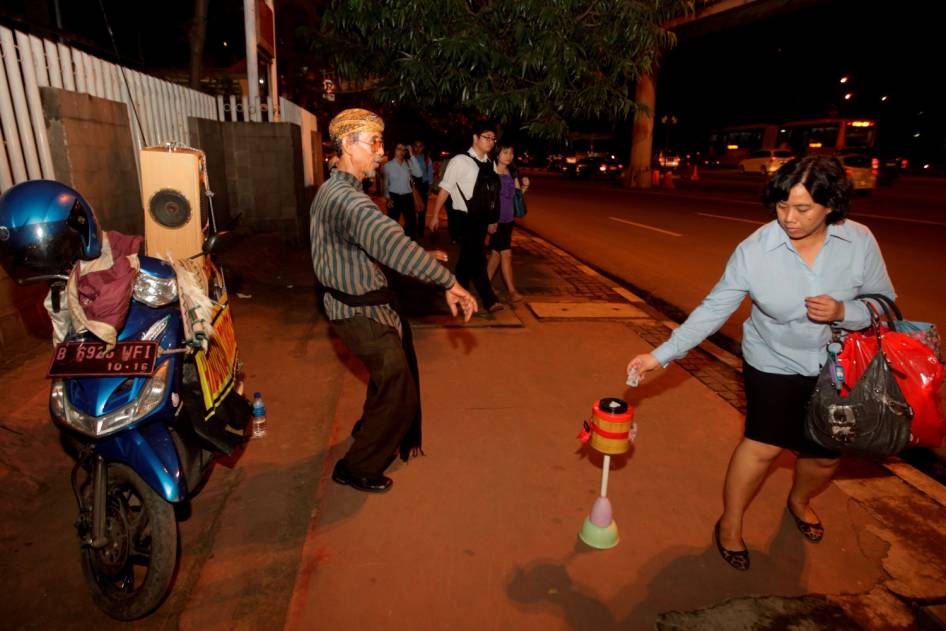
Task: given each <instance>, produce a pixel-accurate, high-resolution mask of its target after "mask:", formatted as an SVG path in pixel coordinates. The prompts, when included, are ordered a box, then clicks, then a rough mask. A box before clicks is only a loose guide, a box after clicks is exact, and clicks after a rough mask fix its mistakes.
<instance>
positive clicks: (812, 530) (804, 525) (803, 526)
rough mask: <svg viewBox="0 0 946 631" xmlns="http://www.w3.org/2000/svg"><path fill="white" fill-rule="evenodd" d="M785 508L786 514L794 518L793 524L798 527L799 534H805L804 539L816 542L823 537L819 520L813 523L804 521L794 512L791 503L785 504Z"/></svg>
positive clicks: (822, 529) (822, 528)
mask: <svg viewBox="0 0 946 631" xmlns="http://www.w3.org/2000/svg"><path fill="white" fill-rule="evenodd" d="M785 510H787V511H788V514H789V515H791V516H792V519H794V520H795V525H796V526H797V527H798V530H799V531H800V532H801V534H803V535H805V539H807V540H808V541H810V542H812V543H818V542H819V541H821V540H822V539H823V538H824V526H822V525H821V522H820V521H816V522H814V523H812V522H810V521H805V520H803V519H802V518H801V517H799V516H798V515H796V514H795V511H793V510H792V506H791V504H786V505H785Z"/></svg>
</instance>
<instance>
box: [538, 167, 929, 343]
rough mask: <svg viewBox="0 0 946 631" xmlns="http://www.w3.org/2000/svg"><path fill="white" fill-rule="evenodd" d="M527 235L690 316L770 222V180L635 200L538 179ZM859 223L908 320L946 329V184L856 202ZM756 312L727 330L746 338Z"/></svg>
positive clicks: (711, 178)
mask: <svg viewBox="0 0 946 631" xmlns="http://www.w3.org/2000/svg"><path fill="white" fill-rule="evenodd" d="M531 177H532V179H533V185H532V187H531V189H530V192H529V201H530V212H529V215H528V217H527V218H526V220H525V221H524V222H523V223H524V225H525V226H526V227H528V228H529V229H531V230H534V231H535V232H537V233H539V234H541V235H542V236H544V237H546V238H548V239H549V240H551V241H553V242H554V243H556V244H557V245H559V246H560V247H562V248H563V249H565V250H567V251H569V252H571V253H572V254H575V255H576V256H578V257H579V258H580V259H582V260H584V261H586V262H588V263H590V264H592V265H594V266H596V267H598V268H599V269H601V270H603V271H605V272H607V273H609V274H611V275H613V276H615V277H617V278H620V279H622V280H624V281H625V282H627V283H629V284H631V285H633V286H635V287H638V288H640V289H641V290H643V291H644V292H646V293H649V294H653V295H654V296H656V297H657V298H659V299H662V300H664V301H666V302H667V303H669V304H671V305H673V306H676V307H679V308H680V309H681V310H682V311H683V312H689V311H691V310H692V309H693V308H694V307H696V306H697V305H698V304H699V302H700V301H701V300H702V298H703V297H704V296H705V295H706V293H707V292H708V291H709V290H710V289H711V288H712V286H713V284H714V283H715V282H716V280H717V279H718V278H719V276H720V274H721V273H722V270H723V268H724V266H725V264H726V261H727V259H728V257H729V255H730V253H731V252H732V251H733V248H734V247H735V246H736V245H737V244H738V243H739V242H740V241H741V240H742V239H744V238H745V237H747V236H748V235H749V234H751V233H752V231H754V230H755V229H756V228H757V227H758V226H759V225H761V224H762V223H763V222H765V221H767V219H768V216H767V213H766V211H765V209H764V208H763V207H762V206H761V204H760V203H759V202H758V193H759V191H760V190H761V186H762V181H761V179H760V178H757V177H753V176H739V175H738V174H736V173H728V172H709V173H706V172H704V173H703V174H701V177H700V179H699V181H698V182H691V181H688V180H685V179H682V178H678V179H677V180H675V183H676V187H675V188H674V189H673V190H668V189H653V190H649V191H626V190H623V189H621V188H618V187H616V186H614V185H612V184H610V183H607V182H598V181H595V182H586V181H571V180H564V179H562V178H560V177H557V176H552V175H545V174H535V175H531ZM851 217H852V218H853V219H856V220H857V221H860V222H862V223H865V224H866V225H867V226H869V227H870V228H871V230H872V231H873V232H874V234H875V235H876V236H877V239H878V241H879V243H880V245H881V248H882V250H883V252H884V256H885V258H886V261H887V266H888V269H889V271H890V274H891V276H892V278H893V281H894V285H895V287H896V289H897V292H898V294H899V299H898V303H899V304H900V305H901V307H902V308H903V310H904V312H905V313H906V314H907V317H909V318H911V319H915V320H928V321H933V322H937V323H939V325H940V326H941V327H942V326H944V325H946V300H944V299H943V296H944V295H946V275H944V274H942V273H941V270H944V269H946V251H944V248H943V247H942V244H943V243H944V242H946V181H943V180H932V179H931V180H924V179H903V180H900V181H897V182H895V183H894V184H893V185H892V186H890V187H885V188H881V189H878V190H876V191H874V192H873V193H872V194H870V195H868V196H863V197H858V198H857V199H856V200H855V204H854V208H853V212H852V214H851ZM747 316H748V304H747V303H744V304H743V306H742V307H741V309H740V311H739V312H737V314H736V315H735V316H734V317H733V318H731V319H730V321H729V322H728V323H727V324H726V325H725V326H724V327H723V330H722V332H723V334H724V335H727V336H728V337H731V338H733V339H736V340H738V339H741V323H742V321H743V320H745V318H746V317H747Z"/></svg>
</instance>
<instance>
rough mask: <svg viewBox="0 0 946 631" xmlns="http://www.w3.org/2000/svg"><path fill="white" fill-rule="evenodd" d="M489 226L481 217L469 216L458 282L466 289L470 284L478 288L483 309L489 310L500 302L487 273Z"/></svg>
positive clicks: (460, 258)
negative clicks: (485, 244)
mask: <svg viewBox="0 0 946 631" xmlns="http://www.w3.org/2000/svg"><path fill="white" fill-rule="evenodd" d="M487 228H488V224H487V223H486V220H485V219H484V218H482V217H480V216H479V215H468V216H467V217H466V225H465V226H464V230H463V234H462V235H461V238H460V256H459V258H458V259H457V269H456V276H457V282H458V283H460V284H461V285H462V286H463V287H465V288H466V289H469V288H470V283H471V282H472V283H473V286H474V287H475V288H476V293H477V294H478V295H479V297H480V302H481V303H482V304H481V305H480V307H481V308H482V309H487V310H488V309H489V308H490V307H492V306H493V305H494V304H496V303H497V302H499V298H497V297H496V292H494V291H493V285H492V284H491V283H490V282H489V276H488V275H487V273H486V252H485V250H484V247H485V246H484V242H485V241H486V231H487Z"/></svg>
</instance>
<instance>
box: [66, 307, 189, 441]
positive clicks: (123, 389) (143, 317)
mask: <svg viewBox="0 0 946 631" xmlns="http://www.w3.org/2000/svg"><path fill="white" fill-rule="evenodd" d="M165 317H167V325H166V327H165V329H164V331H163V333H162V334H161V336H160V337H159V338H158V343H159V345H160V347H161V348H165V349H169V348H174V347H175V346H177V343H178V341H179V340H181V339H182V336H183V330H182V323H181V312H180V309H179V308H178V306H177V303H174V304H172V305H169V306H167V307H161V308H159V309H152V308H151V307H148V306H145V305H143V304H140V303H137V302H134V301H132V303H131V307H130V308H129V310H128V316H127V318H126V320H125V326H124V327H122V330H121V332H120V333H119V335H118V339H119V340H122V341H124V340H136V339H140V338H141V336H142V334H143V333H144V332H145V331H147V330H148V328H149V327H151V325H153V324H154V323H156V322H158V321H159V320H161V319H162V318H165ZM177 361H178V355H169V356H167V359H164V360H162V361H159V362H158V365H159V366H160V365H161V363H163V362H172V363H171V365H170V366H168V373H169V375H171V376H172V377H173V376H174V375H177V372H178V371H177V364H176V362H177ZM147 381H148V377H86V378H76V379H66V380H65V386H66V396H67V397H68V398H69V402H70V403H71V404H72V405H73V406H74V407H76V408H78V409H79V410H81V411H82V412H84V413H86V414H88V415H90V416H102V415H104V414H108V413H109V412H113V411H115V410H117V409H119V408H121V407H122V406H124V405H127V404H128V403H131V402H132V401H134V400H135V399H137V398H138V396H139V395H140V394H141V389H142V388H143V387H144V385H145V383H147ZM168 385H169V386H170V387H169V388H168V390H171V391H177V390H178V384H177V383H176V382H174V381H172V382H171V383H170V384H168ZM167 408H170V406H169V405H168V403H167V401H165V403H164V404H162V405H161V406H159V407H158V408H157V409H156V410H154V411H153V412H152V413H151V414H150V415H148V416H147V417H145V418H151V417H152V416H154V415H157V414H161V413H162V412H167V411H168V410H167ZM170 412H171V413H172V414H173V408H172V409H171V410H170ZM138 422H141V421H138Z"/></svg>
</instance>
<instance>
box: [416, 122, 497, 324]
mask: <svg viewBox="0 0 946 631" xmlns="http://www.w3.org/2000/svg"><path fill="white" fill-rule="evenodd" d="M495 143H496V127H495V126H493V124H492V123H489V122H486V121H480V122H478V123H477V124H476V125H475V126H474V127H473V143H472V146H471V147H470V148H469V150H468V151H467V152H466V153H461V154H458V155H456V156H454V157H453V158H452V159H451V160H450V162H449V163H447V168H446V170H445V171H444V174H443V178H442V179H441V180H440V192H439V193H438V194H437V200H436V202H434V214H433V217H431V220H430V224H429V226H428V227H429V228H430V229H431V231H436V230H437V228H438V226H439V225H440V209H441V208H443V206H444V204H445V203H446V201H447V198H448V197H449V199H450V201H451V202H452V203H453V209H454V211H459V212H462V213H465V215H466V221H465V224H466V225H465V226H464V229H463V233H462V235H461V237H460V255H459V257H458V259H457V267H456V275H457V281H458V282H459V283H460V284H461V285H463V286H464V287H469V284H470V283H471V282H472V283H473V286H474V287H475V288H476V293H477V294H479V297H480V301H481V302H482V306H483V310H482V311H479V312H477V315H479V316H488V315H489V314H490V313H493V312H496V311H501V310H502V309H503V305H502V304H500V302H499V298H497V297H496V293H495V292H494V291H493V287H492V285H491V284H490V282H489V276H488V275H487V273H486V254H485V252H484V248H485V241H486V235H487V234H492V233H494V232H495V231H496V228H497V222H498V221H499V176H498V175H497V174H496V169H495V167H494V165H493V161H492V160H491V159H490V157H489V153H490V151H492V149H493V145H494V144H495Z"/></svg>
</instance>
